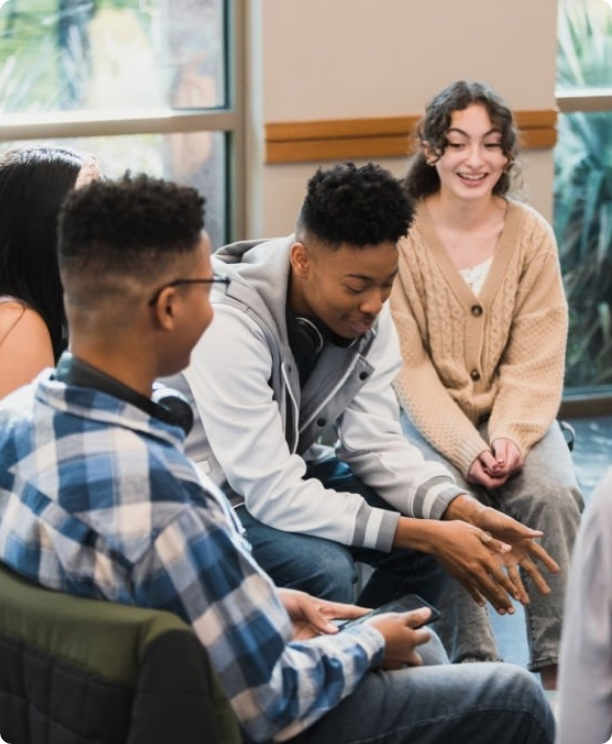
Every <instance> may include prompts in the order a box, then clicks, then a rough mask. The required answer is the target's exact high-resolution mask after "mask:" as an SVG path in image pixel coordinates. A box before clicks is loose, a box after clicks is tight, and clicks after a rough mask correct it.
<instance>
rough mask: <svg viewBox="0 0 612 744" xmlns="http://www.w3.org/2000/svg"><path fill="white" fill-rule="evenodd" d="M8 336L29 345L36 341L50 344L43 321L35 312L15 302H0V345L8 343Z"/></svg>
mask: <svg viewBox="0 0 612 744" xmlns="http://www.w3.org/2000/svg"><path fill="white" fill-rule="evenodd" d="M9 336H15V337H17V338H18V339H19V340H27V341H29V343H30V344H33V343H36V342H37V341H42V342H47V343H48V344H49V345H50V344H51V339H50V337H49V331H48V329H47V325H46V323H45V321H44V320H43V319H42V318H41V317H40V315H39V314H38V313H37V312H36V310H33V309H32V308H30V307H28V306H27V305H24V304H22V303H21V302H19V301H17V300H9V301H4V302H0V344H2V343H3V341H5V340H6V341H8V337H9Z"/></svg>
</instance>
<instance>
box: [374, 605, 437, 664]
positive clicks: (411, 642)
mask: <svg viewBox="0 0 612 744" xmlns="http://www.w3.org/2000/svg"><path fill="white" fill-rule="evenodd" d="M430 616H431V610H430V609H429V608H427V607H424V608H422V609H420V610H410V611H409V612H388V613H385V614H382V615H375V616H373V617H371V618H370V619H369V620H366V622H367V624H368V625H372V626H373V627H375V628H376V630H378V631H379V633H382V635H383V636H384V639H385V655H384V657H383V660H382V662H381V665H380V666H381V668H382V669H401V668H402V667H403V666H406V665H408V666H420V665H421V664H422V663H423V659H422V658H421V656H420V654H419V653H418V652H417V650H416V649H417V646H420V645H421V644H423V643H427V641H428V640H429V639H430V637H431V636H430V633H429V631H428V630H426V629H424V628H422V625H423V624H424V623H426V622H427V621H428V620H429V618H430Z"/></svg>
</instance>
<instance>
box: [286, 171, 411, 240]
mask: <svg viewBox="0 0 612 744" xmlns="http://www.w3.org/2000/svg"><path fill="white" fill-rule="evenodd" d="M412 216H413V210H412V207H411V205H410V203H409V201H408V200H407V198H406V194H405V192H404V190H403V188H402V186H401V184H400V182H399V181H398V180H397V179H396V178H394V177H393V176H392V175H391V173H389V171H387V170H385V169H384V168H382V167H381V166H379V165H375V164H374V163H368V164H367V165H363V166H361V167H357V166H356V165H355V164H354V163H342V164H339V165H335V166H333V167H332V168H329V169H327V170H324V169H322V168H319V170H318V171H317V172H316V173H315V174H314V176H313V177H312V178H311V179H310V180H309V181H308V190H307V194H306V198H305V199H304V202H303V204H302V208H301V210H300V214H299V217H298V220H297V232H298V233H300V232H302V231H304V232H305V233H307V234H311V235H313V236H314V237H315V238H318V239H319V240H321V241H322V242H323V243H325V244H326V245H328V246H329V247H331V248H339V247H340V246H341V245H342V244H348V245H351V246H355V247H358V248H363V247H364V246H366V245H379V244H380V243H384V242H387V241H391V242H393V243H396V242H397V241H398V240H399V239H400V238H401V237H402V236H403V235H405V234H406V233H407V232H408V228H409V227H410V222H411V221H412Z"/></svg>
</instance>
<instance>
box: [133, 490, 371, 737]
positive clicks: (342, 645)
mask: <svg viewBox="0 0 612 744" xmlns="http://www.w3.org/2000/svg"><path fill="white" fill-rule="evenodd" d="M200 500H201V499H200ZM134 578H135V586H136V587H137V588H136V597H135V599H136V602H137V604H144V605H148V606H155V607H158V608H163V609H167V610H169V611H172V612H175V613H176V614H178V615H180V616H181V617H183V618H184V619H186V620H187V621H188V622H190V623H191V625H192V626H193V628H194V630H195V632H196V634H197V635H198V637H199V638H200V639H201V641H202V643H203V645H204V646H205V647H206V649H207V651H208V654H209V656H210V658H211V660H212V662H213V665H214V667H215V669H216V670H217V673H218V674H219V675H220V678H221V680H222V683H223V685H224V687H225V690H226V692H227V693H228V696H229V698H230V700H231V703H232V705H233V707H234V710H235V712H236V714H237V716H238V719H239V721H240V723H241V725H242V727H243V729H244V730H245V732H246V733H247V734H248V736H249V737H250V738H251V739H252V740H254V741H267V740H270V739H276V740H284V739H287V738H289V737H292V736H295V735H297V734H298V733H299V732H300V731H302V730H303V729H305V728H307V727H308V726H310V725H311V724H312V723H314V722H315V721H316V720H317V719H318V718H320V717H321V716H322V715H323V714H324V713H326V712H327V711H329V710H330V709H331V708H333V707H334V706H336V705H337V704H338V703H339V702H340V701H341V700H342V699H343V698H344V697H346V696H347V695H348V694H349V693H351V692H352V690H353V689H354V688H355V687H356V685H357V684H358V683H359V681H360V680H361V679H362V677H363V675H364V674H365V673H366V672H367V670H368V669H370V668H371V667H372V666H375V665H376V664H377V663H378V662H379V661H380V658H381V656H382V648H383V645H384V640H383V638H382V636H381V635H380V634H379V633H378V631H376V630H375V629H373V628H368V627H366V626H361V627H358V628H356V629H355V631H350V632H343V633H339V634H337V635H334V636H319V637H317V638H315V639H312V640H309V641H305V642H299V643H298V642H292V641H291V636H292V626H291V621H290V619H289V616H288V615H287V612H286V611H285V609H284V607H283V605H282V603H281V601H280V599H279V596H278V594H277V592H276V590H275V587H274V584H273V583H272V581H271V580H270V579H269V577H268V576H267V575H266V574H265V573H263V571H262V570H261V569H260V568H259V567H258V566H257V565H256V563H255V562H254V561H253V559H252V558H251V556H250V555H249V552H248V548H247V547H246V543H245V542H244V540H243V538H242V536H241V535H240V534H239V533H238V531H237V530H235V529H233V528H232V527H231V526H230V525H229V524H228V521H227V516H226V514H225V513H224V510H223V509H222V508H221V506H220V505H219V503H218V502H217V501H216V500H215V499H214V498H212V497H210V502H209V501H208V499H207V503H206V504H205V505H202V506H200V505H197V506H189V507H187V508H185V509H183V510H182V511H181V512H180V514H179V515H178V517H176V518H175V519H173V520H172V522H171V523H170V524H168V525H167V526H166V527H165V528H164V529H163V530H162V531H161V532H160V534H159V535H158V536H157V538H156V540H155V542H154V545H153V548H152V550H151V551H149V553H148V555H147V556H146V557H145V558H143V560H142V561H141V562H140V563H139V565H138V567H137V568H136V572H135V577H134Z"/></svg>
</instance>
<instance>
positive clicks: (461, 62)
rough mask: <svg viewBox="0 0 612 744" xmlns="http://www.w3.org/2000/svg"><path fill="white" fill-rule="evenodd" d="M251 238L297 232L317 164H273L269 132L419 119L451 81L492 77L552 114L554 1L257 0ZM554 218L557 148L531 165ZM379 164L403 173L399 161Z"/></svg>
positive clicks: (531, 190) (530, 182)
mask: <svg viewBox="0 0 612 744" xmlns="http://www.w3.org/2000/svg"><path fill="white" fill-rule="evenodd" d="M248 5H249V13H250V23H251V39H252V45H251V48H250V50H249V52H248V54H249V57H250V64H249V75H250V77H251V80H250V83H249V85H250V91H251V96H250V103H251V106H250V108H251V125H250V131H249V171H250V172H249V181H250V183H251V190H250V194H249V197H248V215H247V232H248V235H249V236H271V235H278V234H284V233H288V232H290V231H291V229H292V226H293V221H294V218H295V214H296V212H297V209H298V208H299V205H300V202H301V199H302V197H303V194H304V187H305V183H306V181H307V179H308V178H309V176H310V175H311V174H312V173H313V172H314V170H315V169H316V167H318V165H320V163H305V164H286V165H265V164H264V162H263V154H264V148H263V135H264V124H266V123H271V122H280V121H306V120H317V119H346V118H353V117H376V116H381V117H384V116H397V115H406V114H408V115H410V114H420V113H421V112H422V110H423V106H424V104H425V102H426V101H427V100H428V99H429V98H430V97H431V96H432V95H433V94H434V93H436V92H437V91H438V90H439V89H441V88H442V87H444V86H445V85H447V84H448V83H449V82H451V81H452V80H455V79H458V78H468V79H472V80H484V81H486V82H488V83H489V84H490V85H492V86H493V87H494V88H495V89H496V91H497V92H498V93H499V94H500V95H502V96H503V97H504V98H505V100H506V101H507V102H508V104H509V105H510V106H511V107H512V108H513V109H517V110H518V109H521V110H525V109H551V108H554V107H555V96H554V85H555V52H556V8H557V2H556V0H514V2H512V3H509V4H508V3H501V2H494V1H493V2H492V1H491V0H428V1H427V2H424V1H423V0H419V2H416V1H415V0H253V2H251V3H248ZM522 160H523V172H524V181H525V184H526V187H527V193H528V196H529V199H530V201H531V203H532V204H533V205H534V206H535V207H536V208H538V209H539V210H540V211H542V213H543V214H544V215H545V216H546V217H548V218H550V216H551V203H552V171H553V166H552V150H550V149H548V150H537V151H534V150H531V151H529V152H528V153H526V154H525V155H524V156H523V159H522ZM380 162H381V163H382V164H383V165H385V166H386V167H388V168H390V169H391V170H392V171H393V172H394V173H396V174H397V175H400V174H401V173H403V171H404V170H405V166H406V163H405V162H403V161H402V160H401V159H395V158H394V159H383V160H380Z"/></svg>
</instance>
